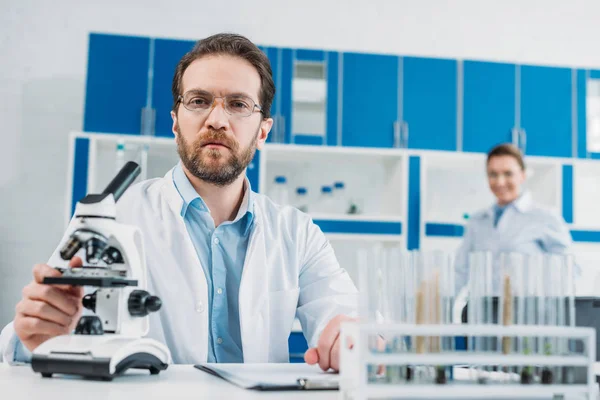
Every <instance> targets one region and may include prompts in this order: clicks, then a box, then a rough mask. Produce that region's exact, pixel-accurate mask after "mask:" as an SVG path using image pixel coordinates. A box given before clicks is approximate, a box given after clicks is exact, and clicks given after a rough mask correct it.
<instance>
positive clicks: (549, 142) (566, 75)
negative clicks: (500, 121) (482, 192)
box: [520, 65, 575, 157]
mask: <svg viewBox="0 0 600 400" xmlns="http://www.w3.org/2000/svg"><path fill="white" fill-rule="evenodd" d="M520 69H521V79H520V81H521V85H520V86H521V87H520V89H521V90H520V91H521V121H520V126H521V128H522V129H523V130H524V131H525V139H526V142H525V144H524V145H525V146H524V147H525V154H527V155H532V156H554V157H571V156H572V155H573V140H572V138H573V136H572V118H574V117H575V116H574V115H572V114H573V113H572V109H571V104H572V88H573V87H572V70H571V69H568V68H554V67H539V66H528V65H523V66H521V68H520ZM522 145H523V144H522V143H521V146H522Z"/></svg>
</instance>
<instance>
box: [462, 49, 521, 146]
mask: <svg viewBox="0 0 600 400" xmlns="http://www.w3.org/2000/svg"><path fill="white" fill-rule="evenodd" d="M463 71H464V80H463V82H464V91H463V93H464V100H463V110H464V112H463V150H464V151H472V152H482V153H487V152H488V151H489V150H490V149H491V148H492V147H493V146H495V145H497V144H499V143H505V142H510V141H511V140H512V134H511V131H512V128H513V127H514V126H515V65H513V64H500V63H491V62H479V61H465V62H464V70H463Z"/></svg>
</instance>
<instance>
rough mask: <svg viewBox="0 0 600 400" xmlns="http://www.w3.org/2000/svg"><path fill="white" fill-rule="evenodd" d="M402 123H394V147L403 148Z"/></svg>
mask: <svg viewBox="0 0 600 400" xmlns="http://www.w3.org/2000/svg"><path fill="white" fill-rule="evenodd" d="M400 129H401V127H400V121H394V145H393V146H394V147H396V148H398V147H401V143H400Z"/></svg>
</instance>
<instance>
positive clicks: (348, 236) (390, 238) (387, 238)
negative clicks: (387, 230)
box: [325, 233, 402, 243]
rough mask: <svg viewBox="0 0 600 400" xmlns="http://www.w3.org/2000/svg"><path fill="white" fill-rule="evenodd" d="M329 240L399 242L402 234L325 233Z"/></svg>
mask: <svg viewBox="0 0 600 400" xmlns="http://www.w3.org/2000/svg"><path fill="white" fill-rule="evenodd" d="M325 236H326V237H327V239H329V241H334V242H336V241H340V242H341V241H360V242H390V243H397V242H399V241H400V240H402V235H375V234H373V235H370V234H364V233H325Z"/></svg>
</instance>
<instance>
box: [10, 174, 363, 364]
mask: <svg viewBox="0 0 600 400" xmlns="http://www.w3.org/2000/svg"><path fill="white" fill-rule="evenodd" d="M172 172H173V171H172V170H171V171H169V172H168V173H167V174H166V175H165V177H163V178H157V179H151V180H148V181H145V182H142V183H140V184H137V185H134V186H132V187H131V188H130V189H128V190H127V192H126V193H125V194H124V195H123V197H122V198H121V199H120V200H119V202H118V203H117V221H119V222H122V223H125V224H131V225H136V226H138V227H139V228H140V229H141V231H142V233H143V236H144V246H145V252H146V262H147V268H148V281H149V283H148V285H149V288H148V289H149V291H150V292H151V293H153V294H156V295H158V296H159V297H161V299H162V300H163V307H162V309H161V310H160V311H159V312H158V313H153V314H151V316H150V332H149V335H148V336H149V337H151V338H154V339H157V340H159V341H161V342H163V343H165V344H166V345H167V346H168V347H169V349H170V350H171V353H172V357H173V361H174V362H175V363H185V364H195V363H203V362H206V360H207V351H208V310H207V305H208V294H207V293H208V292H207V282H206V278H205V276H204V272H203V269H202V266H201V265H200V261H199V259H198V256H197V254H196V250H195V248H194V245H193V243H192V241H191V238H190V236H189V234H188V232H187V228H186V226H185V223H184V220H183V218H182V217H181V207H182V203H183V200H182V199H181V197H180V195H179V193H178V191H177V189H176V188H175V186H174V184H173V178H172ZM49 263H50V265H57V264H59V263H60V264H62V263H64V262H59V259H58V257H57V256H56V253H55V254H54V255H53V257H52V258H51V260H50V262H49ZM356 293H357V290H356V287H355V286H354V284H353V283H352V280H351V279H350V277H349V276H348V274H347V273H346V271H345V270H343V269H342V268H340V266H339V264H338V262H337V260H336V258H335V255H334V252H333V249H332V247H331V245H330V244H329V242H328V241H327V239H326V238H325V235H324V234H323V233H322V232H321V230H320V229H319V227H318V226H316V225H315V224H314V223H313V222H312V220H311V219H310V217H309V216H308V215H306V214H304V213H301V212H300V211H298V210H297V209H295V208H293V207H290V206H283V207H281V206H279V205H276V204H274V203H273V202H272V201H271V200H270V199H268V198H267V197H265V196H263V195H257V196H255V203H254V226H253V228H252V230H251V233H250V239H249V244H248V250H247V254H246V259H245V262H244V266H243V273H242V278H241V283H240V292H239V314H240V328H241V338H242V348H243V355H244V362H251V363H265V362H288V359H289V354H288V336H289V335H290V332H291V328H292V324H293V321H294V317H295V316H297V317H298V319H299V320H300V323H301V325H302V329H303V331H304V335H305V337H306V338H307V341H308V343H309V345H310V346H315V345H316V344H317V342H318V338H319V335H320V333H321V331H322V330H323V328H324V327H325V326H326V324H327V323H328V322H329V321H330V320H331V319H332V318H333V317H334V316H336V315H338V314H345V315H352V316H354V315H356V306H357V305H356V301H357V295H356ZM16 339H17V338H16V335H15V334H14V331H13V329H12V324H9V325H8V326H7V327H6V328H5V329H4V331H3V332H2V336H1V338H0V349H1V350H2V354H3V355H4V359H5V361H7V362H11V361H12V360H13V357H14V346H15V343H18V341H17V340H16Z"/></svg>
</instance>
